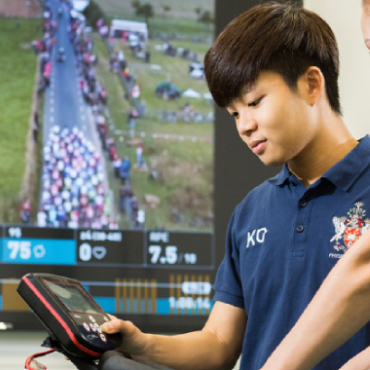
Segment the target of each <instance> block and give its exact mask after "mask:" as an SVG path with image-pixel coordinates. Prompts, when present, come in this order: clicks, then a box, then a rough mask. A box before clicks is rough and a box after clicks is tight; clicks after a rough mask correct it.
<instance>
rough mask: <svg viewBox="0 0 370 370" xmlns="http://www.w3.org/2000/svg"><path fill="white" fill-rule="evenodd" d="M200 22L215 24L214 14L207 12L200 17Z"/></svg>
mask: <svg viewBox="0 0 370 370" xmlns="http://www.w3.org/2000/svg"><path fill="white" fill-rule="evenodd" d="M198 21H199V22H202V23H204V24H206V25H207V24H211V23H213V22H214V19H213V17H212V14H211V12H210V11H209V10H205V11H204V12H203V13H202V14H201V15H200V17H199V18H198Z"/></svg>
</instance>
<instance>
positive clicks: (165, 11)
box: [163, 5, 171, 15]
mask: <svg viewBox="0 0 370 370" xmlns="http://www.w3.org/2000/svg"><path fill="white" fill-rule="evenodd" d="M169 11H171V7H170V6H168V5H163V13H164V15H166V14H167V13H168V12H169Z"/></svg>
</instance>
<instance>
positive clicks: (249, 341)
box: [214, 136, 370, 370]
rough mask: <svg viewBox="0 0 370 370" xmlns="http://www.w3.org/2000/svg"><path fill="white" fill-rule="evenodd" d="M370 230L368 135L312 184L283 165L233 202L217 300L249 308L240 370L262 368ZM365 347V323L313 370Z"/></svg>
mask: <svg viewBox="0 0 370 370" xmlns="http://www.w3.org/2000/svg"><path fill="white" fill-rule="evenodd" d="M369 227H370V138H369V136H366V137H365V138H363V139H362V140H361V141H360V143H359V144H358V145H357V146H356V147H355V148H354V149H353V150H352V151H351V152H350V153H349V154H348V155H347V156H346V157H344V158H343V159H342V160H341V161H339V162H338V163H337V164H336V165H334V166H333V167H332V168H330V169H329V170H328V171H327V172H326V173H325V174H324V175H323V176H322V178H320V179H319V180H318V181H316V182H315V183H314V184H312V185H311V186H310V187H309V188H306V187H305V186H304V185H303V184H302V183H301V182H300V181H299V180H298V179H297V178H296V177H295V176H294V175H293V174H291V173H290V172H289V170H288V168H287V166H284V168H283V169H282V171H281V172H280V173H279V174H278V175H277V176H275V177H273V178H271V179H269V180H267V181H265V182H264V183H262V184H261V185H260V186H258V187H257V188H255V189H254V190H252V191H251V192H250V193H249V194H248V195H247V197H246V198H245V199H244V200H243V201H242V202H241V203H240V204H239V205H238V206H237V208H236V209H235V211H234V213H233V215H232V217H231V220H230V224H229V228H228V233H227V244H226V255H225V257H224V260H223V262H222V264H221V266H220V268H219V271H218V273H217V278H216V283H215V290H216V294H215V297H214V299H215V300H216V301H221V302H224V303H228V304H231V305H233V306H237V307H241V308H244V309H245V311H246V313H247V316H248V323H247V328H246V332H245V337H244V343H243V351H242V361H241V369H242V370H258V369H260V368H261V367H262V366H263V364H264V363H265V361H266V360H267V358H268V357H269V356H270V354H271V353H272V352H273V350H274V349H275V348H276V347H277V345H278V344H279V343H280V342H281V340H282V339H283V338H284V336H285V335H286V334H287V333H288V332H289V330H290V329H291V328H292V327H293V325H294V324H295V322H296V321H297V320H298V318H299V317H300V315H301V314H302V312H303V310H304V309H305V307H306V306H307V305H308V303H309V302H310V301H311V299H312V297H313V296H314V294H315V292H316V291H317V290H318V288H319V287H320V285H321V283H322V281H323V280H324V279H325V277H326V275H327V274H328V273H329V271H330V270H331V268H332V267H333V266H334V265H335V263H336V262H337V261H338V259H339V258H341V257H342V256H343V254H344V253H345V252H346V251H347V250H348V249H349V248H356V246H355V242H356V240H357V239H358V238H359V237H360V235H361V234H362V233H364V232H365V231H366V230H367V229H368V228H369ZM345 279H346V276H343V281H344V280H345ZM340 288H341V287H340V285H338V289H340ZM368 345H370V325H367V326H366V327H365V328H363V329H361V331H360V332H358V333H357V334H356V335H355V336H354V337H352V338H351V339H350V340H349V341H348V342H347V343H345V344H344V345H343V346H341V347H340V348H339V349H338V350H336V351H335V352H334V353H333V354H331V355H330V356H329V357H327V358H326V359H324V360H323V361H322V362H321V363H320V364H319V365H317V366H316V367H315V368H314V369H315V370H337V369H339V368H340V367H341V366H342V365H343V364H344V363H345V362H347V361H348V360H349V359H350V358H351V357H353V356H355V355H356V354H357V353H358V352H360V351H361V350H363V349H364V348H366V347H367V346H368ZM302 346H304V343H302Z"/></svg>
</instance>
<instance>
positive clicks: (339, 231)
mask: <svg viewBox="0 0 370 370" xmlns="http://www.w3.org/2000/svg"><path fill="white" fill-rule="evenodd" d="M363 206H364V203H362V202H357V203H355V207H354V208H351V209H350V210H349V212H347V214H348V217H346V216H342V217H336V216H334V217H333V224H334V227H335V235H334V236H333V237H332V238H331V239H330V242H335V244H334V246H333V248H334V249H335V250H336V251H341V250H342V251H344V252H346V251H347V250H348V249H349V248H351V247H352V246H353V244H355V242H356V241H357V239H359V237H360V236H361V235H362V234H365V232H366V231H367V230H368V229H370V219H368V218H366V219H365V220H364V218H365V216H366V211H365V210H364V209H363V208H361V207H363ZM342 238H343V242H344V245H342V244H341V242H340V240H341V239H342Z"/></svg>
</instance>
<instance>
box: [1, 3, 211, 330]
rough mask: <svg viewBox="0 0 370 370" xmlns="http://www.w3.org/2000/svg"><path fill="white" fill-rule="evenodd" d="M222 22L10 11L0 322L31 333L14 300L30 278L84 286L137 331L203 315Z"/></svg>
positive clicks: (161, 6) (111, 9)
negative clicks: (211, 51)
mask: <svg viewBox="0 0 370 370" xmlns="http://www.w3.org/2000/svg"><path fill="white" fill-rule="evenodd" d="M214 14H215V4H214V0H204V1H202V2H201V3H199V2H196V1H193V0H189V1H186V2H173V1H170V0H146V1H116V0H94V1H83V0H73V1H70V0H44V1H36V0H30V1H23V0H12V1H9V2H2V3H1V5H0V15H1V16H3V18H2V20H1V22H0V45H1V56H0V82H1V83H0V94H1V96H2V97H3V99H2V101H3V103H4V105H2V108H1V110H2V114H1V117H0V131H1V138H2V139H1V142H2V145H1V149H0V152H1V156H0V223H1V227H0V267H1V268H0V321H4V322H8V323H10V324H11V325H13V326H14V327H15V328H19V329H22V328H32V327H33V325H36V322H35V321H34V320H29V315H31V313H30V312H29V310H28V308H27V307H26V306H25V305H24V303H23V302H22V301H21V299H20V298H19V297H17V294H16V287H17V284H18V282H19V279H20V278H21V277H22V276H23V275H24V274H26V273H28V272H46V273H55V274H58V275H65V276H69V277H73V278H76V279H78V280H80V281H81V282H82V283H83V285H84V287H86V289H87V290H89V292H90V293H91V294H92V295H93V297H94V298H95V299H96V300H97V302H98V303H99V305H100V306H101V307H102V308H103V309H104V310H105V311H106V312H109V313H112V314H115V315H117V316H119V317H126V318H127V317H128V318H130V319H131V320H132V321H134V322H135V323H136V324H138V325H139V326H140V327H141V328H142V329H143V330H145V329H147V328H156V329H157V330H161V331H168V332H169V331H179V330H183V329H184V327H185V326H184V325H185V324H183V323H182V321H181V316H183V315H188V316H189V320H190V321H187V323H186V329H189V330H190V329H191V328H192V327H200V325H201V324H202V323H203V322H204V321H205V318H206V316H207V315H208V313H209V312H210V310H211V308H212V304H213V303H212V301H211V288H212V282H213V279H214V275H215V246H214V228H213V225H214V202H213V193H214V191H213V184H214V181H213V178H214V139H213V138H214V102H213V100H212V97H211V96H210V94H209V91H208V89H207V86H206V82H205V79H204V66H203V58H204V55H205V53H206V51H207V50H208V48H209V47H210V45H211V43H212V41H213V38H214V16H215V15H214ZM30 107H32V108H31V109H30ZM182 325H183V326H182Z"/></svg>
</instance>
